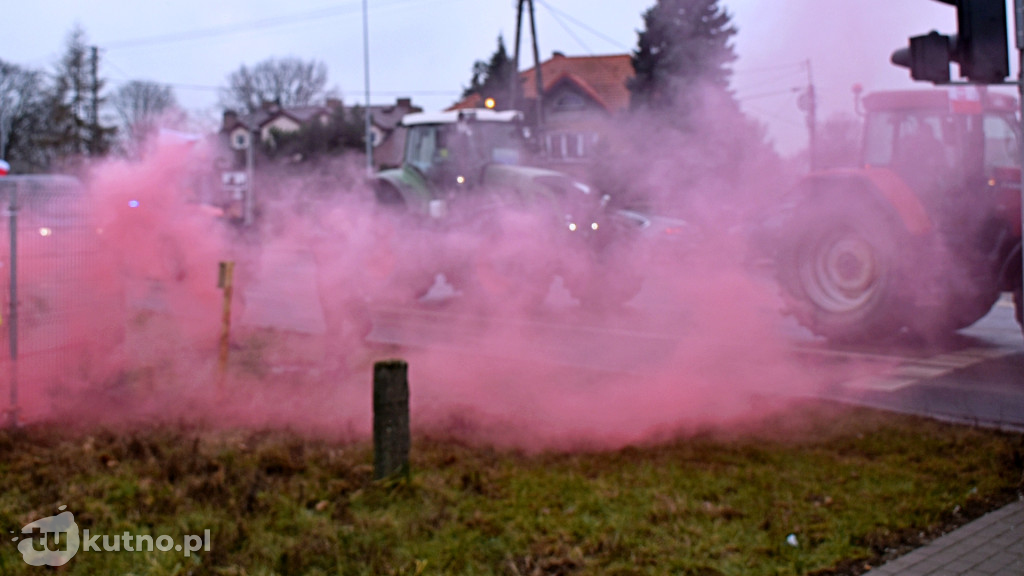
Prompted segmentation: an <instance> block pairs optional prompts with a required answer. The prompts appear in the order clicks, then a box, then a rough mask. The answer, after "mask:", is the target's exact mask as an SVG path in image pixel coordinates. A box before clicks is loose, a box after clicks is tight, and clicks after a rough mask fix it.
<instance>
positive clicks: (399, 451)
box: [373, 360, 409, 480]
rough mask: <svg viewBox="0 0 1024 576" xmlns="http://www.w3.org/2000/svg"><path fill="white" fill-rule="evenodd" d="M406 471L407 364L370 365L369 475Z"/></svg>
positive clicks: (407, 421)
mask: <svg viewBox="0 0 1024 576" xmlns="http://www.w3.org/2000/svg"><path fill="white" fill-rule="evenodd" d="M408 473H409V365H408V364H407V363H406V362H404V361H402V360H388V361H385V362H377V363H376V364H374V365H373V475H374V478H375V479H377V480H380V479H382V478H387V477H389V476H394V475H396V474H406V475H407V474H408Z"/></svg>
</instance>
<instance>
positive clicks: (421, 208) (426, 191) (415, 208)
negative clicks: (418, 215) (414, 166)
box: [370, 169, 431, 212]
mask: <svg viewBox="0 0 1024 576" xmlns="http://www.w3.org/2000/svg"><path fill="white" fill-rule="evenodd" d="M370 186H371V188H372V190H373V196H374V199H375V200H376V201H377V203H378V204H380V205H382V206H388V207H397V208H402V207H404V208H406V209H407V210H410V211H412V212H426V210H427V204H428V203H429V202H430V198H431V192H430V188H429V186H428V185H427V183H426V181H425V180H424V179H423V178H422V177H420V176H419V175H418V174H415V173H413V171H411V170H405V169H395V170H384V171H382V172H378V173H377V174H375V175H374V177H373V178H372V179H371V180H370Z"/></svg>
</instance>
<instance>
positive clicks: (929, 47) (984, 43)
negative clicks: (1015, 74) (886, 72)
mask: <svg viewBox="0 0 1024 576" xmlns="http://www.w3.org/2000/svg"><path fill="white" fill-rule="evenodd" d="M937 1H938V2H942V3H943V4H950V5H952V6H956V15H957V35H956V36H945V35H942V34H939V33H938V32H932V33H930V34H927V35H925V36H915V37H913V38H911V39H910V46H909V47H908V48H903V49H900V50H897V51H896V52H894V53H893V55H892V63H893V64H896V65H897V66H904V67H906V68H910V75H911V77H913V78H914V80H923V81H927V82H933V83H935V84H948V83H949V81H950V76H949V63H950V62H956V63H957V64H959V65H960V76H961V77H963V78H967V79H968V80H970V81H971V82H975V83H978V84H1001V83H1002V82H1003V81H1004V80H1005V79H1006V77H1007V76H1009V75H1010V50H1009V44H1008V42H1007V38H1006V1H1005V0H937Z"/></svg>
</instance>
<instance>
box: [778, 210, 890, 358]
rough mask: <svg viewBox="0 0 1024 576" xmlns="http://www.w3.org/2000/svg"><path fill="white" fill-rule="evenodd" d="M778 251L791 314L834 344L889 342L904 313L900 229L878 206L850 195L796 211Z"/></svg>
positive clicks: (783, 284) (779, 268)
mask: <svg viewBox="0 0 1024 576" xmlns="http://www.w3.org/2000/svg"><path fill="white" fill-rule="evenodd" d="M786 236H787V237H786V239H785V240H784V241H783V242H782V245H781V247H780V254H779V260H778V273H779V281H780V285H781V288H782V293H783V297H784V298H785V300H786V301H787V306H788V309H789V312H790V313H791V314H792V315H793V316H794V317H795V318H796V320H797V321H798V322H800V323H801V324H802V325H804V326H805V327H807V328H808V329H810V330H811V331H812V332H814V333H815V334H818V335H820V336H824V337H825V338H828V339H829V340H832V341H837V342H857V341H868V340H873V339H879V338H884V337H887V336H890V335H892V334H894V333H895V332H897V331H899V330H900V329H901V328H902V327H903V325H904V324H905V317H904V314H905V313H906V306H904V303H905V296H904V290H903V287H902V286H903V280H902V278H901V276H902V274H901V270H900V265H899V264H900V258H899V256H898V251H899V250H900V249H901V248H902V247H903V246H902V244H903V241H904V238H903V236H906V234H905V233H904V232H902V228H901V227H900V226H899V224H898V223H897V222H895V221H894V219H892V218H888V217H886V215H885V214H884V213H882V211H881V209H878V208H875V207H873V206H871V205H870V204H869V203H867V202H866V201H863V200H860V199H857V198H854V197H851V196H846V195H844V196H838V197H835V198H824V197H823V198H818V199H816V200H815V201H812V202H807V203H805V204H804V205H803V206H801V207H799V208H798V210H797V213H796V216H795V217H794V218H793V219H792V220H791V221H790V223H789V226H788V227H787V232H786Z"/></svg>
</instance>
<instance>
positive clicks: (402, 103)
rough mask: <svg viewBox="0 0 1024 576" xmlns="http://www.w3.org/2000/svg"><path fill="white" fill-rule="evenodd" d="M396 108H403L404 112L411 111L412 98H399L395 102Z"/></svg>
mask: <svg viewBox="0 0 1024 576" xmlns="http://www.w3.org/2000/svg"><path fill="white" fill-rule="evenodd" d="M395 107H396V108H404V109H406V110H410V109H412V98H399V99H397V100H395Z"/></svg>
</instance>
